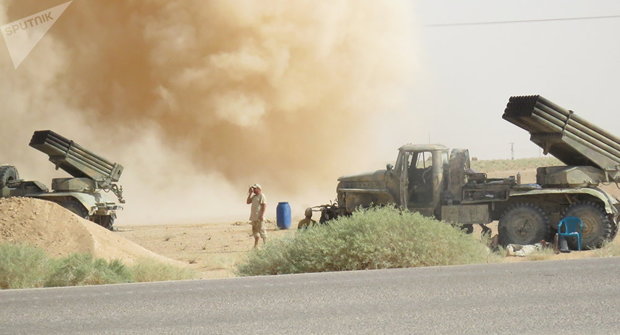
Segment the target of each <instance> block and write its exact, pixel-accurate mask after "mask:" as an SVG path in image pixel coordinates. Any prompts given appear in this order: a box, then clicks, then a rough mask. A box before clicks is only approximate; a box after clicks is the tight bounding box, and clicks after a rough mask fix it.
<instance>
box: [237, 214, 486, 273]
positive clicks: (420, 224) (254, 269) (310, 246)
mask: <svg viewBox="0 0 620 335" xmlns="http://www.w3.org/2000/svg"><path fill="white" fill-rule="evenodd" d="M488 255H489V252H488V249H487V247H486V246H485V245H484V244H482V243H481V242H479V241H476V240H474V239H473V238H472V237H471V236H470V235H466V234H464V233H463V232H461V231H460V230H458V229H456V228H454V227H452V226H450V225H449V224H446V223H443V222H440V221H437V220H434V219H431V218H428V217H424V216H422V215H420V214H415V213H411V212H408V211H405V212H402V211H400V210H398V209H396V208H394V207H383V208H373V209H368V210H361V211H357V212H355V213H353V215H352V216H350V217H341V218H339V219H337V220H334V221H331V222H330V223H329V225H326V226H318V227H314V228H312V229H308V230H306V231H300V232H298V233H297V234H296V235H295V236H294V237H289V238H282V239H279V240H275V241H271V242H269V243H267V244H266V245H265V246H264V247H263V248H260V249H256V250H254V251H253V252H251V253H250V254H249V255H248V259H247V261H246V262H245V263H242V264H240V265H239V266H238V267H237V273H238V274H239V275H242V276H251V275H267V274H283V273H303V272H323V271H343V270H364V269H384V268H402V267H416V266H432V265H449V264H468V263H482V262H486V261H487V258H488Z"/></svg>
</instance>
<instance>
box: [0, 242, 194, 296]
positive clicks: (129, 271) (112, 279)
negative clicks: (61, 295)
mask: <svg viewBox="0 0 620 335" xmlns="http://www.w3.org/2000/svg"><path fill="white" fill-rule="evenodd" d="M192 278H195V273H194V271H192V270H190V269H186V268H178V267H175V266H172V265H167V264H162V263H158V262H156V261H153V260H150V259H141V260H139V261H138V262H137V263H136V264H135V265H133V266H131V267H127V266H125V265H124V264H123V263H122V262H121V261H119V260H113V261H111V262H108V261H106V260H104V259H101V258H93V256H91V255H89V254H71V255H69V256H67V257H64V258H61V259H51V258H49V257H48V256H47V255H46V254H45V252H44V251H43V250H42V249H40V248H36V247H32V246H27V245H19V244H10V243H0V289H13V288H32V287H54V286H79V285H99V284H116V283H129V282H151V281H165V280H181V279H192Z"/></svg>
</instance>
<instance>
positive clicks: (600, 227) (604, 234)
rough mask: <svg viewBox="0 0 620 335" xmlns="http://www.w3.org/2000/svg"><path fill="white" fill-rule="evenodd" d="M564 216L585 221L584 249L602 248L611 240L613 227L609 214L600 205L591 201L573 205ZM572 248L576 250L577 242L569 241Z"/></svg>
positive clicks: (582, 242)
mask: <svg viewBox="0 0 620 335" xmlns="http://www.w3.org/2000/svg"><path fill="white" fill-rule="evenodd" d="M564 216H565V217H566V216H576V217H578V218H580V219H581V221H583V237H582V241H581V244H582V248H583V249H595V248H600V247H601V246H602V245H603V243H604V242H606V241H609V240H610V239H611V235H612V231H613V229H612V228H613V227H612V224H611V221H610V220H609V217H608V216H607V213H605V210H604V209H603V207H601V206H600V205H598V204H596V203H594V202H591V201H581V202H577V203H574V204H572V205H571V206H569V207H568V208H567V209H566V212H564ZM569 245H570V246H571V248H575V247H576V246H577V245H576V241H571V240H569Z"/></svg>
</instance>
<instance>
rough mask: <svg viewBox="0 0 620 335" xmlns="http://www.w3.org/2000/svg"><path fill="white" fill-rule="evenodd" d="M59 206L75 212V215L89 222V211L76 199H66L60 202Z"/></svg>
mask: <svg viewBox="0 0 620 335" xmlns="http://www.w3.org/2000/svg"><path fill="white" fill-rule="evenodd" d="M58 204H59V205H60V206H62V207H64V208H65V209H67V210H69V211H71V212H73V214H75V215H77V216H79V217H81V218H83V219H86V220H88V211H87V210H86V208H84V206H83V205H82V204H81V203H80V202H79V201H77V200H75V199H66V200H62V201H59V202H58Z"/></svg>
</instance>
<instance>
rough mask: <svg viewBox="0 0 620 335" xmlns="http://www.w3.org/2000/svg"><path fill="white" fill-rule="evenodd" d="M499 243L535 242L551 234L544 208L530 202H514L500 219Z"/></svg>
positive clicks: (503, 244) (504, 244)
mask: <svg viewBox="0 0 620 335" xmlns="http://www.w3.org/2000/svg"><path fill="white" fill-rule="evenodd" d="M498 230H499V243H500V244H501V245H502V246H506V245H508V244H534V243H538V242H540V241H542V240H546V239H547V238H548V236H549V219H548V217H547V214H546V213H545V211H543V210H542V208H540V207H538V206H536V205H534V204H530V203H520V204H514V205H512V206H510V207H508V209H506V211H505V212H504V214H503V215H502V217H501V218H500V219H499V225H498Z"/></svg>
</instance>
